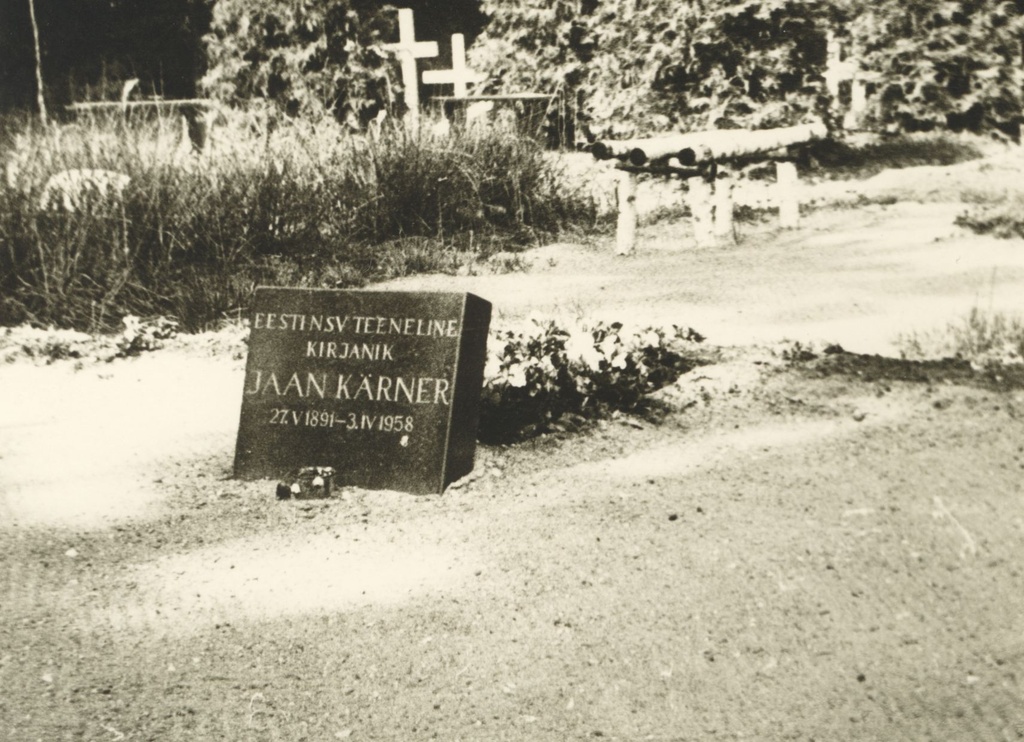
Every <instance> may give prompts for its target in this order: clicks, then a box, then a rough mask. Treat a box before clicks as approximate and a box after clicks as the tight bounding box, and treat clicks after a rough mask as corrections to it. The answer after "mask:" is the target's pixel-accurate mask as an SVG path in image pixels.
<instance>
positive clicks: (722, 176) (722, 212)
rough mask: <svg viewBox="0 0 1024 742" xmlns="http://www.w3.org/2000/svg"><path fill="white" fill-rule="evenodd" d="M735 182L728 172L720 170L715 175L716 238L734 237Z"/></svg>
mask: <svg viewBox="0 0 1024 742" xmlns="http://www.w3.org/2000/svg"><path fill="white" fill-rule="evenodd" d="M734 185H735V183H734V182H733V179H732V178H731V177H729V174H728V173H724V172H722V170H719V171H718V173H717V174H716V175H715V197H714V210H715V220H714V235H715V237H716V238H719V239H722V238H726V239H733V229H732V226H733V225H732V212H733V187H734Z"/></svg>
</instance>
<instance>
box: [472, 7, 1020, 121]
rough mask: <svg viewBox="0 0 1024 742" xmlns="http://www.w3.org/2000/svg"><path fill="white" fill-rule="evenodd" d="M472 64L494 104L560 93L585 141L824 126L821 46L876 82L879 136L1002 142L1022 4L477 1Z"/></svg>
mask: <svg viewBox="0 0 1024 742" xmlns="http://www.w3.org/2000/svg"><path fill="white" fill-rule="evenodd" d="M482 7H483V9H484V11H485V13H486V14H487V15H488V16H489V17H490V25H489V26H488V27H487V29H486V31H485V34H484V36H483V37H482V38H481V39H480V40H479V41H478V42H477V45H476V47H475V48H474V63H475V64H476V65H477V66H478V67H480V68H481V69H484V70H485V71H486V72H487V73H488V74H489V75H490V76H491V77H492V79H493V85H494V87H495V88H496V89H500V90H503V91H514V90H525V89H541V90H546V91H554V90H561V91H564V92H566V93H567V94H568V96H569V97H570V98H572V99H575V100H577V101H578V106H579V110H580V115H581V117H582V118H583V119H584V120H585V121H586V122H587V123H589V125H590V127H591V130H592V133H593V134H594V135H599V136H603V135H607V134H611V135H613V136H614V135H625V134H634V133H636V134H644V133H656V132H658V131H664V130H666V129H668V128H678V129H704V128H709V127H715V126H718V127H721V126H731V125H744V126H752V127H755V128H764V127H770V126H778V125H784V124H788V123H793V122H795V121H797V120H799V119H801V118H803V117H805V116H806V115H807V114H809V113H814V114H817V115H822V116H827V115H828V113H829V111H830V104H831V102H832V101H831V100H830V97H829V95H828V93H827V91H826V86H825V81H824V74H825V65H826V62H827V38H828V35H829V33H830V32H831V33H834V34H835V35H836V36H838V37H839V38H840V39H843V40H844V42H845V44H846V46H847V48H848V50H849V53H850V56H851V57H853V58H856V59H858V60H859V63H860V66H861V67H862V69H863V70H865V71H866V72H872V73H875V74H876V75H877V80H878V81H877V83H876V87H877V90H876V95H877V96H878V99H879V100H880V101H881V107H880V109H879V120H878V121H876V122H875V124H876V125H878V126H888V127H893V128H902V129H907V130H913V129H921V128H929V127H933V126H935V125H936V124H942V125H946V124H949V125H951V126H953V127H954V128H972V129H1003V130H1010V129H1011V128H1012V127H1014V126H1015V125H1016V124H1017V123H1019V122H1020V120H1021V114H1022V107H1024V101H1022V92H1021V91H1022V90H1024V85H1022V83H1024V67H1022V65H1021V47H1020V39H1021V36H1022V33H1024V0H1012V1H1010V2H1007V1H1006V0H964V1H963V2H953V1H951V0H943V2H934V1H933V0H909V2H905V1H901V2H896V0H884V1H883V2H878V1H877V0H708V1H704V2H696V1H693V0H691V1H689V2H676V1H675V0H645V1H644V2H634V1H633V0H555V1H554V2H548V1H547V0H519V1H518V2H515V3H508V2H504V1H503V0H483V2H482Z"/></svg>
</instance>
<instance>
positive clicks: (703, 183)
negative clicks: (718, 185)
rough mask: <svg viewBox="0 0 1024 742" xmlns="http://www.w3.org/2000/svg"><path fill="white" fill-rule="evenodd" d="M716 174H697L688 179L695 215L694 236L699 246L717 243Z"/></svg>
mask: <svg viewBox="0 0 1024 742" xmlns="http://www.w3.org/2000/svg"><path fill="white" fill-rule="evenodd" d="M714 182H715V181H714V175H713V174H711V173H709V174H708V175H706V176H705V175H697V176H695V177H692V178H690V179H689V180H688V181H687V183H686V184H687V186H688V187H689V189H690V213H691V214H692V215H693V237H694V239H695V240H696V241H697V247H711V246H713V245H714V244H715V226H714V220H715V208H714V203H713V196H714V188H715V185H714Z"/></svg>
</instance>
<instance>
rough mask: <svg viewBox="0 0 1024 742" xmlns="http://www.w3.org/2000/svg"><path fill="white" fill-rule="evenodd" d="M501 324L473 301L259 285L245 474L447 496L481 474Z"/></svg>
mask: <svg viewBox="0 0 1024 742" xmlns="http://www.w3.org/2000/svg"><path fill="white" fill-rule="evenodd" d="M490 318H491V305H490V303H488V302H486V301H484V300H483V299H481V298H479V297H477V296H474V295H472V294H458V293H426V292H423V293H413V292H375V291H332V290H316V289H284V288H259V289H257V290H256V299H255V304H254V309H253V317H252V326H251V334H250V338H249V357H248V361H247V362H246V371H245V386H244V390H243V395H242V412H241V419H240V421H239V426H238V443H237V446H236V448H235V476H237V477H241V478H245V479H254V478H260V477H275V478H276V477H281V476H283V475H284V474H285V473H287V472H288V471H290V470H294V469H296V468H298V467H302V466H330V467H333V468H334V469H335V470H336V475H335V480H334V481H335V484H337V485H342V486H344V485H355V486H359V487H366V488H368V489H394V490H400V491H404V492H411V493H415V494H427V493H438V492H442V491H444V488H445V487H446V486H448V484H450V483H451V482H453V481H455V480H456V479H458V478H459V477H462V476H464V475H466V474H468V473H469V472H470V471H472V469H473V454H474V451H475V449H476V428H477V421H478V418H479V412H478V403H479V397H480V387H481V385H482V383H483V369H484V362H485V360H486V353H487V332H488V326H489V324H490Z"/></svg>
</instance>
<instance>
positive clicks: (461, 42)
mask: <svg viewBox="0 0 1024 742" xmlns="http://www.w3.org/2000/svg"><path fill="white" fill-rule="evenodd" d="M486 79H487V75H484V74H483V73H480V72H476V71H475V70H471V69H469V68H468V67H467V66H466V38H465V37H464V36H463V35H462V34H460V33H453V34H452V68H451V69H450V70H427V71H426V72H424V73H423V82H425V83H426V84H427V85H447V84H449V83H451V84H454V85H455V97H456V98H465V97H466V96H467V95H468V94H469V90H468V87H467V85H469V84H470V83H473V84H475V83H478V82H483V81H484V80H486Z"/></svg>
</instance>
